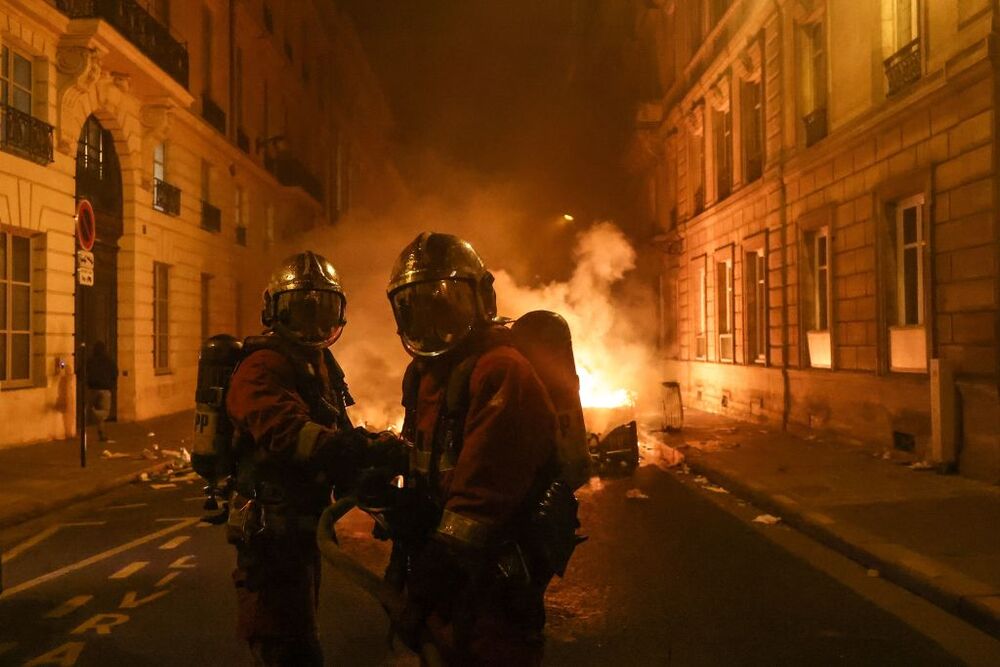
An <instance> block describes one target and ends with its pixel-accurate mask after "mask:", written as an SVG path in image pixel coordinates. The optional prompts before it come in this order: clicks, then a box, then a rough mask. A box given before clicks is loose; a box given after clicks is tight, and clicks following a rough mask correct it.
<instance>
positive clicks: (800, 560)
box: [0, 465, 1000, 666]
mask: <svg viewBox="0 0 1000 667" xmlns="http://www.w3.org/2000/svg"><path fill="white" fill-rule="evenodd" d="M199 488H200V487H199V485H198V484H197V481H196V480H193V479H190V478H188V479H185V478H183V477H181V478H179V479H174V480H172V481H170V482H169V483H168V485H167V486H163V485H161V484H158V483H146V484H135V485H132V486H129V487H127V488H123V489H120V490H118V491H115V492H113V493H111V494H108V495H106V496H103V497H101V498H98V499H95V500H93V501H90V502H88V503H83V504H80V505H78V506H75V507H73V508H67V509H65V510H62V511H59V512H56V513H53V514H51V515H49V516H47V517H43V518H41V519H38V520H36V521H33V522H30V523H28V524H24V525H22V526H18V527H16V528H12V529H8V530H6V531H3V532H0V545H3V547H4V550H5V561H6V562H5V564H4V581H5V587H6V592H5V593H4V594H3V596H2V597H0V665H25V664H28V665H40V664H55V665H102V666H103V665H119V666H122V665H218V666H222V665H245V664H249V661H248V658H247V655H246V653H245V650H244V648H243V646H241V645H240V644H239V643H238V642H237V641H236V639H235V637H234V631H233V628H234V619H235V599H234V593H233V591H232V585H231V583H230V571H231V569H232V560H233V555H232V550H231V548H230V547H229V546H228V545H226V544H225V540H224V536H223V533H222V529H221V528H220V527H214V526H208V525H206V524H204V523H199V517H200V516H201V514H202V511H201V502H200V497H199ZM630 491H631V494H630V493H629V492H630ZM580 495H581V502H582V515H583V521H584V525H585V532H586V533H587V534H588V535H589V536H590V540H589V541H588V542H587V543H585V544H584V545H583V546H581V547H580V549H579V550H578V552H577V555H576V556H574V561H573V562H572V563H571V566H570V569H569V571H568V572H567V577H566V579H565V580H562V581H557V582H556V583H555V584H554V585H553V586H552V587H551V589H550V595H549V598H548V607H549V625H548V637H549V642H548V648H547V656H548V658H547V661H548V663H549V664H552V665H612V664H613V665H663V664H677V665H751V664H760V665H806V664H808V665H826V664H851V665H856V664H861V665H904V664H905V665H949V664H962V663H963V662H969V663H981V664H990V661H991V659H992V658H998V659H1000V648H998V647H1000V643H997V642H996V641H994V640H992V639H990V638H987V637H986V636H985V635H982V634H981V633H979V632H978V631H976V630H974V629H972V628H970V627H969V626H967V625H965V624H963V623H962V622H961V621H958V620H956V619H954V618H952V617H950V616H948V615H947V614H944V613H943V612H940V611H939V610H937V609H936V608H933V607H931V606H930V605H928V604H927V603H924V602H923V601H921V600H919V599H918V598H914V597H913V596H910V595H909V594H906V593H904V592H901V591H899V589H896V588H895V587H893V586H891V585H890V584H888V583H886V582H884V581H882V580H881V579H878V578H877V577H871V576H869V573H866V572H865V571H864V570H863V569H862V568H860V567H858V566H856V565H854V564H852V563H850V562H848V561H844V560H843V559H840V558H839V557H838V556H835V555H833V554H830V553H829V552H827V551H826V550H824V549H823V548H822V547H819V546H818V545H816V544H814V543H812V542H810V541H809V540H807V539H806V538H804V537H802V536H800V535H798V534H796V533H795V532H794V531H791V530H790V529H788V528H786V527H784V526H782V525H780V524H779V525H776V526H764V525H759V524H754V523H752V522H751V521H750V520H751V519H752V518H753V517H754V516H756V514H757V512H756V511H755V510H754V509H753V508H752V507H750V506H748V505H745V504H743V503H741V502H740V501H738V500H737V499H735V498H733V497H732V496H730V495H728V494H724V493H718V492H711V491H709V490H706V489H705V488H704V486H703V485H700V484H698V483H695V482H694V481H693V480H692V479H691V477H690V476H688V475H684V474H678V473H677V472H676V471H666V470H661V469H660V468H658V467H656V466H653V465H647V466H644V467H642V468H640V469H639V470H638V471H637V472H636V473H635V474H634V475H633V476H630V477H623V478H615V479H604V480H595V481H594V482H593V483H592V484H591V486H589V487H586V488H585V489H583V490H582V492H581V494H580ZM629 495H631V496H633V497H629ZM369 528H370V521H369V520H368V519H367V518H366V517H364V516H363V515H360V514H352V515H350V516H349V517H348V520H345V525H343V527H342V529H341V531H340V534H341V539H342V542H343V544H344V546H345V549H346V550H347V551H349V552H350V553H352V554H354V555H355V556H357V557H358V558H359V559H361V560H363V561H365V562H366V563H368V564H370V565H371V566H372V567H373V568H375V567H378V564H379V563H380V562H382V559H384V557H385V554H386V550H385V546H384V545H382V544H379V543H375V542H373V541H372V540H371V539H370V538H368V537H367V531H368V530H369ZM321 622H322V627H323V631H324V640H325V643H326V647H327V648H326V650H327V657H328V662H329V664H336V665H380V664H415V661H414V660H413V658H412V657H406V656H405V655H404V654H402V653H401V652H400V651H393V650H391V649H390V648H389V647H388V642H387V641H386V638H387V633H388V628H387V623H386V619H385V617H384V615H383V614H382V612H381V610H380V609H379V607H378V605H377V604H376V603H375V602H374V601H373V600H371V599H370V598H368V597H367V596H366V595H365V594H363V593H362V592H361V591H360V590H359V589H357V588H356V587H353V586H351V585H350V584H348V583H347V582H346V580H345V579H343V577H341V576H339V575H338V574H337V573H336V572H331V571H327V572H326V573H325V580H324V592H323V608H322V613H321ZM993 651H996V653H992V652H993ZM994 664H997V663H994Z"/></svg>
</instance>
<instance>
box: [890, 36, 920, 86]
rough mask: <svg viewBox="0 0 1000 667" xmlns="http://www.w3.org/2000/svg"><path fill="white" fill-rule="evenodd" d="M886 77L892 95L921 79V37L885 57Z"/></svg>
mask: <svg viewBox="0 0 1000 667" xmlns="http://www.w3.org/2000/svg"><path fill="white" fill-rule="evenodd" d="M885 78H886V79H887V80H888V81H889V91H888V95H889V96H890V97H891V96H892V95H895V94H896V93H898V92H900V91H901V90H903V89H905V88H906V87H907V86H909V85H910V84H911V83H913V82H914V81H917V80H919V79H920V38H919V37H917V38H916V39H914V40H913V41H912V42H910V43H909V44H907V45H906V46H904V47H903V48H901V49H900V50H899V51H896V53H894V54H892V55H891V56H889V57H888V58H886V59H885Z"/></svg>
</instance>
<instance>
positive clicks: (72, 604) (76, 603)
mask: <svg viewBox="0 0 1000 667" xmlns="http://www.w3.org/2000/svg"><path fill="white" fill-rule="evenodd" d="M93 599H94V596H93V595H77V596H76V597H74V598H70V599H68V600H66V601H65V602H63V603H62V604H61V605H59V606H58V607H56V608H55V609H53V610H52V611H50V612H49V613H47V614H45V618H62V617H63V616H68V615H70V614H71V613H73V612H74V611H76V610H77V609H79V608H80V607H82V606H83V605H85V604H87V603H88V602H90V601H91V600H93Z"/></svg>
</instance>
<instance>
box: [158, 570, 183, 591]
mask: <svg viewBox="0 0 1000 667" xmlns="http://www.w3.org/2000/svg"><path fill="white" fill-rule="evenodd" d="M179 576H181V573H180V572H168V573H167V576H165V577H163V578H162V579H160V580H159V581H157V582H156V583H155V584H153V585H154V586H155V587H156V588H162V587H164V586H166V585H167V584H169V583H170V582H171V581H173V580H174V579H176V578H177V577H179Z"/></svg>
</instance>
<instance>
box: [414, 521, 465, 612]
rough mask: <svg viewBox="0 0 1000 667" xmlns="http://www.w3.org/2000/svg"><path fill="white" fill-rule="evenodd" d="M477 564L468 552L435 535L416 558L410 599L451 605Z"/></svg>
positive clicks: (418, 604) (423, 605) (424, 605)
mask: <svg viewBox="0 0 1000 667" xmlns="http://www.w3.org/2000/svg"><path fill="white" fill-rule="evenodd" d="M473 566H474V564H473V563H472V562H470V560H469V558H468V557H466V556H465V555H464V554H460V553H458V552H457V551H455V550H454V549H452V548H451V547H450V546H449V545H448V544H446V543H445V542H443V541H441V540H440V539H437V538H431V539H430V540H428V541H427V544H426V545H425V546H424V548H423V549H421V550H420V553H419V554H418V555H417V557H416V558H415V559H414V561H413V565H412V570H411V572H410V578H409V580H408V581H407V588H408V592H409V601H410V603H411V604H413V605H415V606H416V607H418V608H431V609H432V608H436V607H439V606H442V605H444V606H448V605H450V603H451V601H452V600H454V598H455V596H456V595H457V594H458V593H459V592H461V591H462V589H464V588H465V587H466V586H467V585H468V584H469V582H470V578H471V575H472V570H473V569H474V567H473Z"/></svg>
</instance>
